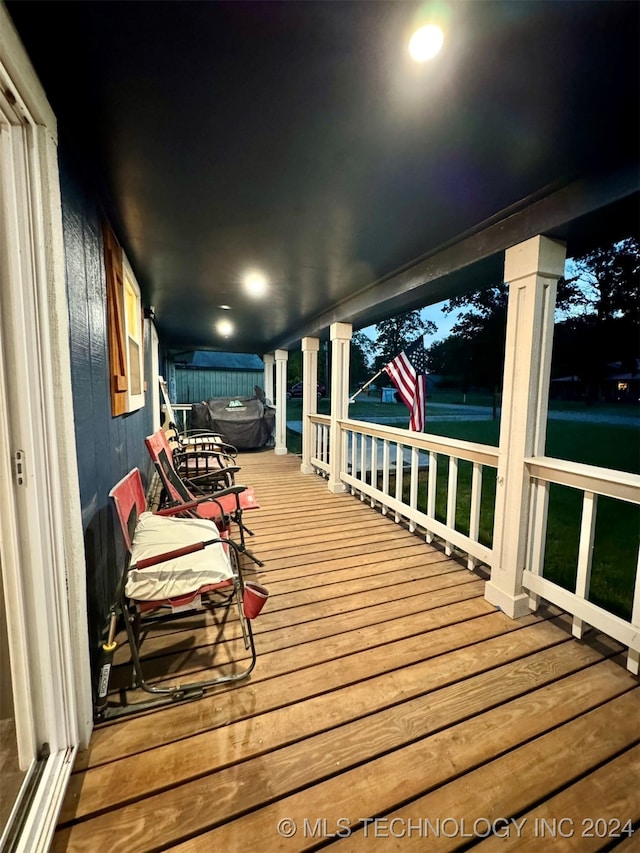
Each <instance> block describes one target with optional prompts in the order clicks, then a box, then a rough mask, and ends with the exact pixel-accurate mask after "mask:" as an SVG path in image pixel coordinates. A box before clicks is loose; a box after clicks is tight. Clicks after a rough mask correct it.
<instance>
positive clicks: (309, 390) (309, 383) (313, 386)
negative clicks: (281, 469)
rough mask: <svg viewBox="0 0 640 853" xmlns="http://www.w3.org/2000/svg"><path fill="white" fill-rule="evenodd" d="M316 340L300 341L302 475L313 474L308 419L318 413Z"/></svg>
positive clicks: (312, 427) (311, 426) (312, 430)
mask: <svg viewBox="0 0 640 853" xmlns="http://www.w3.org/2000/svg"><path fill="white" fill-rule="evenodd" d="M319 349H320V341H319V340H318V338H303V339H302V383H303V388H302V462H301V464H300V470H301V471H302V473H303V474H313V472H314V467H313V465H312V464H311V457H312V455H315V452H314V451H315V446H314V437H315V434H316V428H315V425H314V424H312V423H311V421H310V420H309V417H310V416H311V415H315V414H316V413H317V411H318V351H319Z"/></svg>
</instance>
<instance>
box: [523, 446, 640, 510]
mask: <svg viewBox="0 0 640 853" xmlns="http://www.w3.org/2000/svg"><path fill="white" fill-rule="evenodd" d="M525 465H526V466H527V468H528V469H529V474H530V475H531V476H532V477H536V478H537V479H538V480H545V481H546V482H548V483H558V484H559V485H561V486H571V487H572V488H576V489H582V490H583V491H585V492H594V493H595V494H598V495H604V496H605V497H610V498H617V499H618V500H622V501H628V502H629V503H640V475H639V474H631V473H630V472H628V471H616V470H614V469H613V468H599V467H598V466H596V465H586V464H584V463H582V462H569V461H567V460H566V459H554V458H553V457H551V456H531V457H528V458H527V459H525Z"/></svg>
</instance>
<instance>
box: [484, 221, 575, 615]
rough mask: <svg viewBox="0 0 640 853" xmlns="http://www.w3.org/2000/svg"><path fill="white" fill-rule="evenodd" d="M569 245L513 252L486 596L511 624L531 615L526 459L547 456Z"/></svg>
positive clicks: (537, 242) (536, 241)
mask: <svg viewBox="0 0 640 853" xmlns="http://www.w3.org/2000/svg"><path fill="white" fill-rule="evenodd" d="M565 256H566V246H565V245H564V244H563V243H560V242H558V241H556V240H552V239H550V238H548V237H543V236H537V237H533V238H532V239H530V240H527V241H526V242H524V243H521V244H519V245H517V246H514V247H513V248H511V249H508V250H507V252H506V255H505V268H504V279H505V281H507V282H509V303H508V310H507V339H506V348H505V349H506V351H505V365H504V382H503V405H502V423H501V427H500V448H499V457H498V477H497V485H496V510H495V521H494V534H493V552H494V562H493V567H492V571H491V579H490V580H489V581H488V583H487V585H486V588H485V598H486V599H487V600H488V601H490V602H491V603H492V604H495V605H496V606H498V607H500V608H501V609H502V610H504V611H505V613H507V614H508V615H509V616H511V617H512V618H518V617H520V616H524V615H525V614H526V613H528V612H529V597H528V595H527V593H526V592H525V591H524V589H523V585H522V575H523V571H524V569H525V559H526V545H527V528H528V519H529V496H530V492H531V489H530V483H529V475H528V471H527V466H526V464H525V459H526V458H528V457H529V456H543V455H544V445H545V434H546V422H547V406H548V399H549V377H550V370H551V346H552V341H553V314H554V308H555V302H556V288H557V281H558V279H559V278H560V277H561V276H562V274H563V272H564V261H565Z"/></svg>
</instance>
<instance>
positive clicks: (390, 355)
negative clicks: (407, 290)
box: [375, 310, 437, 370]
mask: <svg viewBox="0 0 640 853" xmlns="http://www.w3.org/2000/svg"><path fill="white" fill-rule="evenodd" d="M435 331H437V329H436V325H435V323H432V322H431V320H423V319H422V317H421V316H420V311H418V310H416V311H407V312H406V313H405V314H398V315H396V316H395V317H390V318H389V319H388V320H383V321H382V322H380V323H376V332H377V333H378V340H377V342H376V345H375V348H376V350H377V353H378V354H377V356H376V359H375V368H376V370H380V369H381V368H382V367H384V366H385V364H388V363H389V362H390V361H392V359H394V358H395V357H396V356H397V355H399V354H400V353H401V352H402V350H404V349H405V348H406V347H407V346H408V345H409V344H411V343H413V341H415V339H416V338H417V337H418V336H419V335H420V334H423V335H424V334H433V333H434V332H435Z"/></svg>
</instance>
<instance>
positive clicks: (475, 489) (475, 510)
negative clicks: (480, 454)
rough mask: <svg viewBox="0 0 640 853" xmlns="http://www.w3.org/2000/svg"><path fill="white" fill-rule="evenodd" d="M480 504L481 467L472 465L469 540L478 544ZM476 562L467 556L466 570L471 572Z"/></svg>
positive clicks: (475, 464)
mask: <svg viewBox="0 0 640 853" xmlns="http://www.w3.org/2000/svg"><path fill="white" fill-rule="evenodd" d="M481 503H482V465H481V464H480V463H479V462H474V463H473V468H472V473H471V508H470V510H469V539H472V540H473V541H474V542H478V540H479V538H480V506H481ZM477 565H478V561H477V560H476V558H475V557H472V556H471V554H467V568H468V569H469V571H473V570H474V569H475V568H476V566H477Z"/></svg>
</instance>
